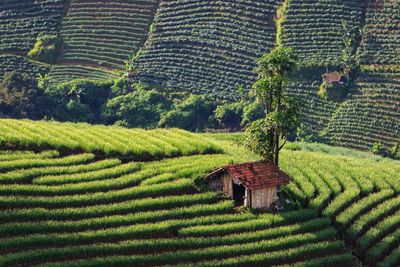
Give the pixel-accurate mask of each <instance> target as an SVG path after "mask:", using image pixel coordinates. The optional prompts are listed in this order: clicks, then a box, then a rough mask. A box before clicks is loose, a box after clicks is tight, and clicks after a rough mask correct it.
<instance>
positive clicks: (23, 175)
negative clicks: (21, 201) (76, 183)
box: [0, 159, 121, 184]
mask: <svg viewBox="0 0 400 267" xmlns="http://www.w3.org/2000/svg"><path fill="white" fill-rule="evenodd" d="M120 163H121V161H120V160H119V159H105V160H100V161H95V162H92V163H86V164H81V165H67V166H51V167H37V168H29V169H21V170H14V171H10V172H6V173H3V174H2V175H1V176H0V183H2V184H7V183H16V182H27V181H31V179H32V178H34V177H38V176H45V175H61V174H74V173H81V172H90V171H96V170H101V169H107V168H111V167H114V166H117V165H119V164H120Z"/></svg>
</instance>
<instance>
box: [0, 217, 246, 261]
mask: <svg viewBox="0 0 400 267" xmlns="http://www.w3.org/2000/svg"><path fill="white" fill-rule="evenodd" d="M247 219H248V214H222V215H219V214H216V215H209V216H199V217H192V218H188V219H172V220H165V221H161V222H155V223H146V222H144V223H141V224H133V225H127V226H120V227H115V228H106V229H99V230H92V231H82V232H73V233H60V234H50V235H49V234H33V235H29V236H22V237H10V238H3V239H0V253H2V252H3V253H5V252H7V251H17V250H18V251H19V250H24V249H27V248H30V247H32V246H34V247H35V248H37V247H52V246H61V245H74V244H75V245H78V244H86V243H88V244H89V243H98V242H107V241H109V240H110V239H111V240H114V239H119V240H123V239H138V238H140V239H144V238H159V237H161V236H164V237H170V236H172V235H174V234H175V233H176V231H177V230H178V229H179V228H182V227H189V226H195V225H209V224H223V223H227V222H240V221H245V220H247Z"/></svg>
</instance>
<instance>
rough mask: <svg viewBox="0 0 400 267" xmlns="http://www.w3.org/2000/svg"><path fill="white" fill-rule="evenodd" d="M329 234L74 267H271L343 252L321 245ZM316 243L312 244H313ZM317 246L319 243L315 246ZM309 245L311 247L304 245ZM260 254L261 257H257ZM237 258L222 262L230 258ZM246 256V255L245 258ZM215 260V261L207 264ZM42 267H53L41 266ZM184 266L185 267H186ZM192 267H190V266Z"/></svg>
mask: <svg viewBox="0 0 400 267" xmlns="http://www.w3.org/2000/svg"><path fill="white" fill-rule="evenodd" d="M331 236H332V233H331V232H330V231H321V232H317V233H315V234H302V235H293V236H289V237H282V238H278V239H275V240H274V239H273V240H266V241H261V242H257V243H252V244H245V245H244V244H240V245H232V246H221V247H210V248H206V249H200V250H181V251H175V252H170V253H163V254H153V255H135V256H114V257H104V258H92V259H89V260H78V261H75V262H74V264H79V265H84V266H121V265H133V264H134V265H135V266H157V265H162V264H172V263H173V264H177V263H183V262H195V261H199V263H198V265H200V266H255V265H257V264H258V265H260V264H261V265H263V264H264V265H271V264H273V263H277V262H279V261H280V262H282V261H283V259H285V260H286V261H287V260H288V259H292V260H293V259H295V258H305V257H310V256H314V257H315V256H316V255H318V254H319V255H321V254H323V253H325V254H327V253H328V252H334V251H341V250H343V247H344V244H343V242H340V241H323V240H326V239H329V238H331ZM318 241H322V242H318ZM313 242H315V243H313ZM317 242H318V243H317ZM307 243H311V244H307ZM260 253H262V254H260ZM237 255H241V256H240V257H235V258H230V259H226V260H221V258H224V257H229V256H231V257H232V256H237ZM246 255H248V256H247V257H246ZM213 259H218V260H216V261H208V262H207V261H206V260H213ZM71 263H72V262H68V261H65V262H61V263H57V264H56V265H57V266H69V264H71ZM43 266H54V265H53V264H51V263H49V264H44V265H43ZM186 266H187V265H186ZM189 266H191V265H189Z"/></svg>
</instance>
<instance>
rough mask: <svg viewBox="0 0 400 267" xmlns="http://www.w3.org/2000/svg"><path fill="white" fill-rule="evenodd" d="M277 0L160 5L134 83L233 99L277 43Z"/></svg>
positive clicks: (208, 1) (252, 78) (185, 2)
mask: <svg viewBox="0 0 400 267" xmlns="http://www.w3.org/2000/svg"><path fill="white" fill-rule="evenodd" d="M278 4H279V1H277V0H268V1H248V0H235V1H211V0H207V1H196V0H185V1H161V2H160V8H159V9H158V11H157V14H156V16H155V20H154V24H153V26H152V28H151V32H150V36H149V38H148V40H147V43H146V44H145V46H144V48H143V49H142V51H141V53H140V54H139V57H138V59H137V60H136V61H135V64H134V65H135V70H136V72H137V74H136V75H135V80H139V81H141V82H145V83H149V84H159V85H163V86H166V87H169V88H173V89H183V88H185V90H189V91H191V92H195V93H211V94H213V95H215V96H218V97H223V98H234V97H235V96H237V92H236V90H237V89H238V88H239V87H243V88H245V89H248V88H249V86H250V84H251V83H252V82H254V80H255V78H256V77H255V74H254V73H253V69H254V68H255V66H256V63H255V59H256V58H258V57H260V56H261V55H262V54H263V53H264V52H265V51H267V50H268V49H269V48H272V47H273V46H274V45H275V23H274V20H273V19H274V16H275V13H276V10H277V7H278Z"/></svg>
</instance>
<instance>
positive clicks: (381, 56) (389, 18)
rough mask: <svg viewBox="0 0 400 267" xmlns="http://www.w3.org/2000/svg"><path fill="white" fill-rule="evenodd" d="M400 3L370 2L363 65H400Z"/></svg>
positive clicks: (363, 41) (367, 12) (362, 58)
mask: <svg viewBox="0 0 400 267" xmlns="http://www.w3.org/2000/svg"><path fill="white" fill-rule="evenodd" d="M399 17H400V3H399V2H398V1H382V0H379V1H368V6H367V10H366V22H365V34H364V38H363V40H362V42H361V47H360V48H361V49H360V50H361V53H360V58H361V63H362V64H365V65H375V64H378V65H380V64H382V65H399V61H400V42H399V40H400V25H399Z"/></svg>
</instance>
